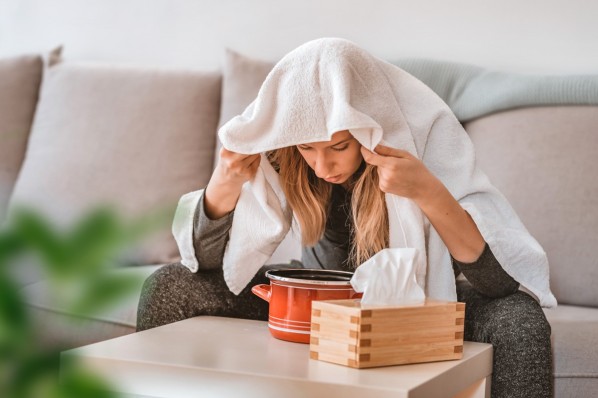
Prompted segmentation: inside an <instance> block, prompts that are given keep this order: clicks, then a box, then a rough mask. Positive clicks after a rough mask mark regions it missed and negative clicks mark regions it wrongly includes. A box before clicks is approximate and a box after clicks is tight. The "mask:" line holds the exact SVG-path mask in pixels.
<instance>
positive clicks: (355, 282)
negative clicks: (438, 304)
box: [351, 248, 426, 305]
mask: <svg viewBox="0 0 598 398" xmlns="http://www.w3.org/2000/svg"><path fill="white" fill-rule="evenodd" d="M420 261H421V256H420V255H419V252H418V250H417V249H415V248H389V249H384V250H381V251H379V252H378V253H376V254H375V255H374V256H372V257H371V258H370V259H369V260H367V261H366V262H364V263H363V264H361V265H360V266H359V267H357V270H356V271H355V273H354V274H353V277H352V278H351V285H352V286H353V289H355V291H356V292H363V297H362V299H361V304H363V305H386V304H407V303H409V304H411V303H419V302H423V301H424V300H425V298H426V296H425V293H424V290H423V289H422V288H421V286H420V285H418V283H417V280H416V278H415V275H416V270H417V269H418V268H419V267H420V266H421V264H420Z"/></svg>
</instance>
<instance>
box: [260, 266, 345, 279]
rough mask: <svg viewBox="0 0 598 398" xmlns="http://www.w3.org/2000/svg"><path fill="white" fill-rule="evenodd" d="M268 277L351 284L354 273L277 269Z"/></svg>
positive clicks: (267, 273)
mask: <svg viewBox="0 0 598 398" xmlns="http://www.w3.org/2000/svg"><path fill="white" fill-rule="evenodd" d="M266 276H273V277H274V278H273V279H276V277H279V278H289V279H302V280H306V281H321V282H349V281H350V280H351V277H352V276H353V273H352V272H347V271H335V270H321V269H277V270H270V271H268V272H266Z"/></svg>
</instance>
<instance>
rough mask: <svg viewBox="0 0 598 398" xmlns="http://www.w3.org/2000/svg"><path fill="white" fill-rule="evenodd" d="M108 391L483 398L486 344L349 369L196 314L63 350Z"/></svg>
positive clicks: (261, 330) (488, 368)
mask: <svg viewBox="0 0 598 398" xmlns="http://www.w3.org/2000/svg"><path fill="white" fill-rule="evenodd" d="M62 355H63V356H67V355H74V356H77V357H79V359H80V360H81V361H83V364H84V366H86V367H87V368H89V369H91V370H93V371H95V372H97V373H98V374H100V375H103V376H104V377H106V378H107V379H108V380H109V381H111V382H112V383H113V385H114V387H115V388H114V389H115V390H116V391H119V392H121V393H125V394H128V395H129V396H131V395H133V396H147V397H177V398H184V397H204V396H205V397H237V396H238V397H260V398H264V397H277V398H278V397H321V396H324V397H336V396H340V397H343V398H350V397H360V398H361V397H394V398H396V397H409V398H414V397H422V398H434V397H459V398H465V397H489V396H490V375H491V373H492V346H491V345H489V344H482V343H471V342H466V343H465V345H464V349H463V359H461V360H456V361H443V362H431V363H425V364H414V365H400V366H390V367H382V368H372V369H352V368H348V367H345V366H342V365H336V364H332V363H326V362H321V361H317V360H313V359H310V358H309V345H307V344H299V343H290V342H286V341H281V340H277V339H275V338H273V337H272V336H271V335H270V333H269V331H268V326H267V323H266V322H262V321H250V320H240V319H232V318H220V317H207V316H206V317H197V318H191V319H187V320H185V321H181V322H177V323H173V324H170V325H165V326H162V327H159V328H155V329H150V330H146V331H143V332H139V333H134V334H130V335H126V336H122V337H118V338H115V339H112V340H107V341H103V342H100V343H96V344H91V345H88V346H85V347H80V348H76V349H73V350H69V351H65V352H63V353H62Z"/></svg>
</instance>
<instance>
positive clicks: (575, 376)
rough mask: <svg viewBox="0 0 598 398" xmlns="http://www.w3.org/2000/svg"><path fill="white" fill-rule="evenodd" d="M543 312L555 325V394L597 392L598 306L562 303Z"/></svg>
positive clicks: (553, 331)
mask: <svg viewBox="0 0 598 398" xmlns="http://www.w3.org/2000/svg"><path fill="white" fill-rule="evenodd" d="M544 313H545V314H546V318H547V319H548V321H549V322H550V326H551V327H552V349H553V353H554V376H555V390H556V392H557V394H556V396H568V397H593V396H595V395H594V394H595V393H596V391H598V333H597V331H598V308H592V307H577V306H570V305H559V306H558V307H556V308H552V309H545V310H544Z"/></svg>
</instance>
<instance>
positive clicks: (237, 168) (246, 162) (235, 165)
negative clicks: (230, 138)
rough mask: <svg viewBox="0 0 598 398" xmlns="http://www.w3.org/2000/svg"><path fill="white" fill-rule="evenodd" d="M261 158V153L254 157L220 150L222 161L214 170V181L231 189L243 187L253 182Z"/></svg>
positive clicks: (223, 149)
mask: <svg viewBox="0 0 598 398" xmlns="http://www.w3.org/2000/svg"><path fill="white" fill-rule="evenodd" d="M260 159H261V156H260V154H259V153H257V154H253V155H245V154H242V153H237V152H233V151H229V150H228V149H226V148H224V147H222V148H221V149H220V160H219V161H218V165H217V166H216V168H215V170H214V174H213V176H212V179H216V181H215V182H217V183H218V184H220V185H226V186H231V187H238V188H239V190H240V189H241V186H242V185H243V184H244V183H245V182H247V181H249V180H251V179H252V178H253V177H254V176H255V174H256V173H257V170H258V168H259V165H260Z"/></svg>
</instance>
